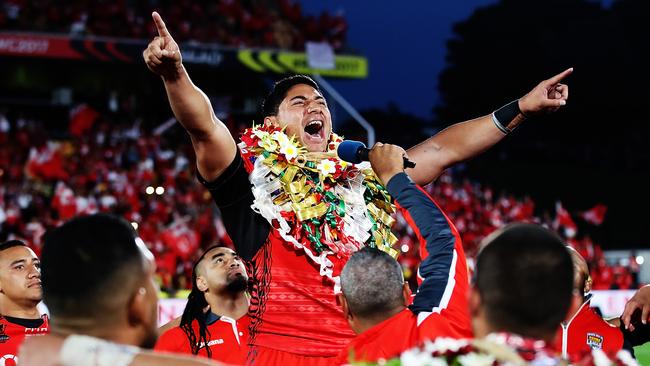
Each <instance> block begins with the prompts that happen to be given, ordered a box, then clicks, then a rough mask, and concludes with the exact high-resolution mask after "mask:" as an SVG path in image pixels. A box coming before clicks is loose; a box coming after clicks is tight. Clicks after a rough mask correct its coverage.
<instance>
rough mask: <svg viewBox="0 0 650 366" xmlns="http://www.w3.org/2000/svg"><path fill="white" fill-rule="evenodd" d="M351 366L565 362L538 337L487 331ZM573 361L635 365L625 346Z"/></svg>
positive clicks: (586, 364) (546, 365) (585, 364)
mask: <svg viewBox="0 0 650 366" xmlns="http://www.w3.org/2000/svg"><path fill="white" fill-rule="evenodd" d="M352 365H354V366H402V365H408V366H447V365H453V366H500V365H504V366H505V365H508V366H519V365H521V366H524V365H531V366H537V365H540V366H541V365H543V366H550V365H568V362H567V361H566V360H563V359H562V358H561V357H560V355H559V354H557V353H556V352H555V351H553V350H552V349H550V348H548V346H547V345H546V343H545V342H544V341H541V340H535V339H530V338H524V337H520V336H518V335H515V334H510V333H491V334H489V335H488V336H487V337H485V338H484V339H452V338H444V337H440V338H437V339H436V340H435V341H433V342H431V341H427V342H425V343H424V344H423V345H422V346H420V347H416V348H412V349H410V350H408V351H405V352H404V353H402V354H401V355H400V356H399V357H396V358H393V359H390V360H380V361H379V362H376V363H375V362H352ZM576 365H580V366H611V365H617V366H619V365H620V366H624V365H630V366H638V363H637V362H636V360H635V359H634V358H633V357H632V355H630V353H629V352H628V351H626V350H621V351H618V352H617V353H614V354H609V355H607V354H605V352H603V351H601V350H592V352H591V353H590V354H587V355H585V357H584V358H583V359H581V360H580V361H579V362H578V363H577V364H576Z"/></svg>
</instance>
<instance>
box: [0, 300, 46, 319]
mask: <svg viewBox="0 0 650 366" xmlns="http://www.w3.org/2000/svg"><path fill="white" fill-rule="evenodd" d="M39 302H40V301H25V302H24V303H18V302H14V301H7V299H6V297H5V301H3V303H2V315H4V316H10V317H12V318H22V319H38V318H40V317H41V313H40V311H38V308H37V307H36V306H37V305H38V303H39Z"/></svg>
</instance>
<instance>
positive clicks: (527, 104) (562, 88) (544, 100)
mask: <svg viewBox="0 0 650 366" xmlns="http://www.w3.org/2000/svg"><path fill="white" fill-rule="evenodd" d="M572 72H573V68H569V69H566V70H564V71H562V72H561V73H559V74H557V75H555V76H553V77H551V78H550V79H547V80H544V81H542V82H541V83H539V84H537V86H536V87H535V88H533V90H531V91H530V92H529V93H528V94H526V95H524V96H523V97H522V98H521V99H519V109H520V110H521V112H522V113H523V114H524V115H526V116H531V115H534V114H538V113H541V112H555V111H557V110H558V109H560V107H562V106H563V105H565V104H566V101H567V99H569V86H568V85H566V84H562V83H561V81H562V80H564V78H566V77H567V76H569V75H571V73H572Z"/></svg>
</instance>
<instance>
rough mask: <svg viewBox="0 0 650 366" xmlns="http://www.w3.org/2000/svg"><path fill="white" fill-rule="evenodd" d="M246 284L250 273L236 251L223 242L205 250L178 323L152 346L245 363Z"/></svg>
mask: <svg viewBox="0 0 650 366" xmlns="http://www.w3.org/2000/svg"><path fill="white" fill-rule="evenodd" d="M247 286H248V275H247V274H246V270H245V269H244V263H243V262H242V260H241V258H239V256H238V255H237V253H235V252H234V251H233V250H232V249H229V248H226V247H222V246H215V247H212V248H209V249H208V250H206V251H205V253H203V255H201V257H200V258H199V259H198V261H197V262H196V264H195V265H194V270H193V271H192V291H191V292H190V295H189V296H188V300H187V305H185V310H184V312H183V316H182V317H181V321H180V325H179V326H177V327H174V328H171V329H169V330H167V331H166V332H165V333H163V334H162V335H161V336H160V337H159V338H158V342H157V343H156V346H155V347H154V350H156V351H166V352H175V353H189V354H194V355H201V356H204V357H207V358H211V359H214V360H218V361H221V362H225V363H230V364H237V365H241V364H243V363H244V362H245V361H246V354H247V352H248V325H249V322H250V320H249V317H248V315H247V313H248V295H247V293H246V289H247ZM208 307H209V311H207V312H206V308H208Z"/></svg>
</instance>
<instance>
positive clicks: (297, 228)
mask: <svg viewBox="0 0 650 366" xmlns="http://www.w3.org/2000/svg"><path fill="white" fill-rule="evenodd" d="M341 141H343V140H342V139H341V138H340V137H339V136H337V135H335V134H334V133H332V134H331V136H330V138H329V142H328V144H327V152H325V153H309V152H307V150H306V149H305V148H304V147H303V146H301V145H300V143H299V142H298V141H297V139H296V137H295V136H293V137H288V136H287V135H286V134H285V133H284V129H281V128H279V127H276V126H273V125H271V124H263V125H254V126H253V127H252V128H248V129H246V130H245V131H244V132H243V133H242V136H241V143H240V144H239V148H240V151H241V153H242V156H243V158H244V161H245V164H246V165H247V169H248V170H249V173H250V181H251V183H252V185H253V187H252V191H253V195H254V197H255V200H254V201H253V205H252V206H251V207H252V208H253V209H254V210H255V211H256V212H258V213H260V214H261V215H262V216H263V217H264V218H266V219H267V221H269V223H270V224H271V225H272V226H273V228H275V229H276V230H277V231H278V233H279V234H280V235H281V236H282V238H283V239H284V240H285V241H287V242H289V243H291V244H293V245H294V247H295V249H297V250H304V252H305V253H306V254H307V255H308V256H309V257H310V258H311V259H312V260H314V261H315V262H316V263H318V264H319V265H320V272H321V275H324V276H327V277H329V278H332V279H333V280H334V281H335V282H336V283H337V285H338V281H337V277H338V272H340V270H341V269H342V266H343V265H344V264H345V262H346V261H347V259H348V258H349V257H350V255H352V253H354V252H355V251H357V250H359V249H360V248H362V247H364V246H370V247H376V248H378V249H381V250H383V251H385V252H387V253H389V254H390V255H392V256H393V257H396V256H397V254H398V252H397V251H396V250H395V249H393V248H392V245H393V244H395V242H397V238H396V237H395V235H393V233H392V232H391V231H390V227H391V226H392V224H393V223H394V219H393V218H392V217H391V214H393V213H394V212H395V206H394V205H393V201H392V198H391V197H390V195H389V194H388V192H387V191H386V188H385V187H384V186H383V185H382V184H381V182H380V181H379V180H378V179H377V176H376V175H375V174H374V172H373V171H372V169H371V168H370V165H369V164H368V163H362V164H350V163H346V162H345V161H342V160H340V159H339V158H338V156H337V155H336V148H337V147H338V144H339V143H340V142H341Z"/></svg>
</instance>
